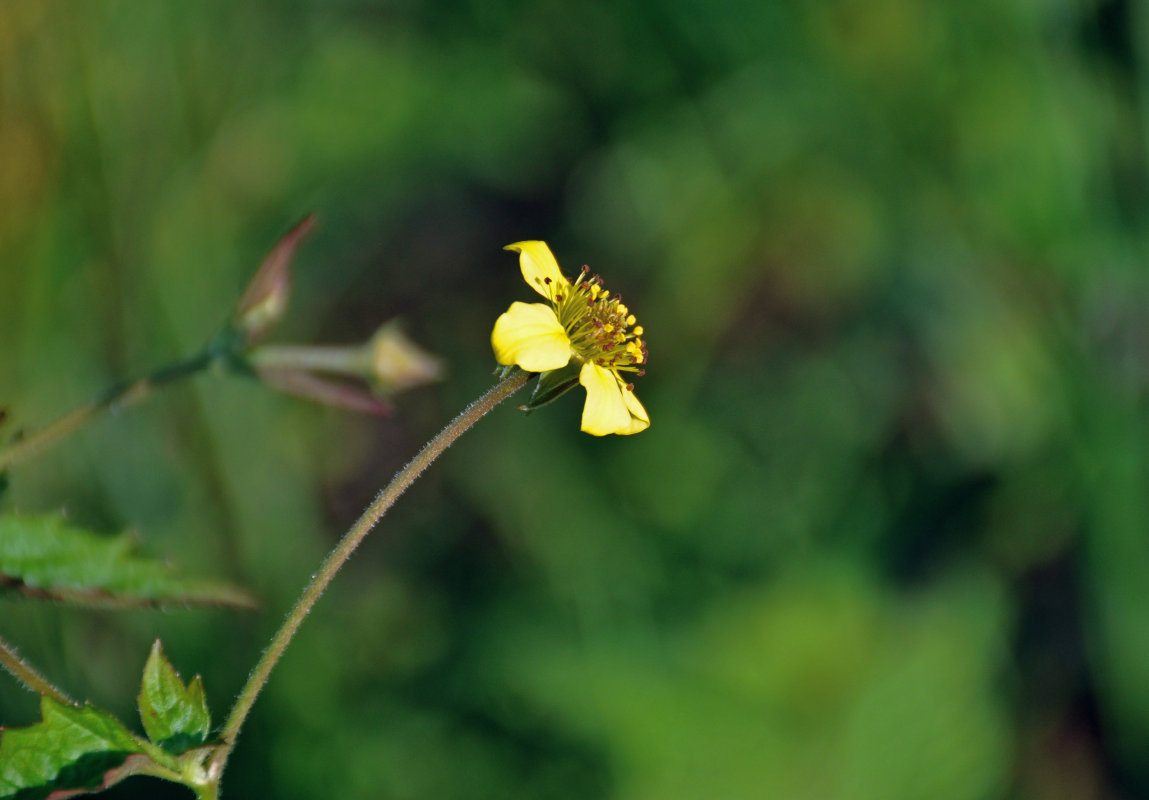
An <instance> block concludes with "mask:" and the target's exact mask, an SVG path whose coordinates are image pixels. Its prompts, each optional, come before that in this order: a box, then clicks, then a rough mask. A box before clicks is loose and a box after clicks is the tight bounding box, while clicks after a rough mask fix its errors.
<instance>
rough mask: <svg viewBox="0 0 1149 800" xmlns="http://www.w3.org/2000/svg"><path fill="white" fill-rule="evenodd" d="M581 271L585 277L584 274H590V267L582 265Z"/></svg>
mask: <svg viewBox="0 0 1149 800" xmlns="http://www.w3.org/2000/svg"><path fill="white" fill-rule="evenodd" d="M582 271H583V274H584V275H585V274H586V273H588V272H590V267H588V266H587V265H586V264H583V265H582Z"/></svg>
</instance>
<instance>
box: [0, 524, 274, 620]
mask: <svg viewBox="0 0 1149 800" xmlns="http://www.w3.org/2000/svg"><path fill="white" fill-rule="evenodd" d="M6 595H19V596H23V597H31V598H36V599H42V600H55V601H60V602H68V603H78V604H82V605H97V606H111V607H141V606H142V607H155V606H165V605H226V606H238V607H251V606H253V605H254V602H253V601H252V599H251V596H250V595H248V594H247V593H246V592H244V591H243V590H242V589H239V588H236V587H234V586H230V585H228V584H225V583H220V582H216V581H209V580H198V579H194V578H184V577H181V576H180V575H178V574H177V573H176V571H175V570H174V569H173V568H172V567H170V566H169V565H167V564H165V563H163V562H162V561H157V560H156V559H152V558H146V557H144V556H141V555H139V554H138V553H137V552H136V541H135V540H134V539H133V538H132V537H131V536H128V535H126V534H120V535H117V536H101V535H97V534H95V533H92V532H90V531H86V530H83V529H81V528H78V527H76V526H73V525H69V524H68V523H67V522H65V521H64V520H63V519H62V518H61V517H59V516H55V515H43V516H27V517H24V516H15V515H4V516H0V598H3V597H5V596H6Z"/></svg>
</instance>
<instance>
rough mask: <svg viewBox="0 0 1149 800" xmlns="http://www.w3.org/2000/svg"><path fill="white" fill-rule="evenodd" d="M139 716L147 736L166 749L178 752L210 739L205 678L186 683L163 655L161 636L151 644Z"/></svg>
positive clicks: (142, 685) (209, 715)
mask: <svg viewBox="0 0 1149 800" xmlns="http://www.w3.org/2000/svg"><path fill="white" fill-rule="evenodd" d="M139 700H140V719H141V720H143V723H144V730H145V731H147V733H148V738H149V739H151V740H152V741H153V742H155V743H156V744H158V745H159V746H160V747H162V748H163V749H164V750H166V751H168V752H169V753H172V754H174V755H179V754H180V753H184V752H186V751H188V750H191V749H192V748H195V747H198V746H200V745H201V744H203V743H204V741H206V740H207V734H208V731H209V730H211V714H209V713H208V710H207V699H206V698H205V697H204V692H203V681H202V680H200V677H199V676H198V675H197V676H196V677H195V678H193V679H192V682H191V683H190V684H189V685H187V686H184V682H183V681H182V680H180V676H179V673H178V672H176V670H175V667H173V666H172V664H171V662H170V661H168V659H167V656H165V655H164V649H163V646H162V645H161V644H160V641H159V639H157V640H156V643H155V644H153V645H152V652H151V654H150V655H149V656H148V663H147V664H145V665H144V678H143V681H142V683H141V685H140V698H139Z"/></svg>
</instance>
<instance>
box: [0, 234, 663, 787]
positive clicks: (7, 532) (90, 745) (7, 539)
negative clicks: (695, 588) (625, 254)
mask: <svg viewBox="0 0 1149 800" xmlns="http://www.w3.org/2000/svg"><path fill="white" fill-rule="evenodd" d="M311 225H312V221H311V220H310V218H309V220H306V221H305V222H304V223H301V225H300V226H297V227H296V228H295V229H293V231H292V232H291V233H289V234H288V235H287V236H286V237H284V239H283V240H282V241H281V242H280V243H279V244H278V245H277V246H276V248H274V249H273V250H272V252H271V253H270V254H269V256H268V258H267V259H265V261H264V263H263V265H262V266H261V268H260V270H259V272H258V273H257V275H256V278H255V279H254V280H253V281H252V284H251V286H250V287H249V289H248V291H247V292H246V293H245V295H244V298H243V300H242V301H241V302H240V304H239V307H238V308H237V310H236V313H235V314H233V316H232V319H231V321H230V322H229V324H228V325H227V326H226V328H225V330H224V331H223V333H221V334H220V335H219V336H217V337H216V338H215V339H214V340H213V341H212V343H211V344H209V346H208V347H207V348H206V349H205V351H204V354H201V355H200V356H199V357H197V358H195V359H191V360H189V361H187V362H183V364H184V365H185V366H183V367H182V368H181V369H180V370H179V371H178V377H184V376H186V375H190V374H194V373H195V372H197V371H199V370H201V369H203V368H204V367H205V366H206V365H210V364H215V363H220V364H222V365H223V366H225V367H229V368H231V369H233V370H234V371H237V372H240V373H242V374H247V375H254V376H256V377H259V378H261V379H262V380H264V381H265V382H268V383H270V384H271V385H273V386H277V387H279V388H286V389H287V390H288V391H291V392H293V393H295V394H301V395H304V396H307V397H310V398H312V399H317V400H320V401H324V402H332V403H335V404H336V405H340V406H344V407H348V408H358V409H360V410H367V411H374V412H376V413H379V412H380V411H383V410H386V406H382V405H378V404H375V403H372V402H371V401H370V398H369V397H368V396H367V395H366V394H365V393H363V392H361V391H360V390H358V389H356V388H355V387H352V386H350V385H347V384H343V383H332V382H331V380H330V377H329V376H330V375H332V374H334V375H337V376H344V377H346V376H359V377H361V378H366V379H367V380H368V381H369V382H370V383H371V384H372V386H373V388H374V389H375V391H376V392H382V393H384V394H390V393H393V392H395V391H400V390H402V389H406V388H410V386H413V385H416V384H418V383H421V382H426V381H427V380H431V379H433V378H435V377H438V375H439V374H440V368H439V363H438V361H437V360H436V359H434V358H433V357H431V356H429V355H427V354H426V353H424V352H423V351H421V350H419V349H418V348H417V347H415V345H414V344H412V343H411V342H410V341H409V340H407V339H406V337H403V336H402V335H401V333H400V332H399V331H398V329H397V328H396V327H395V326H394V325H385V326H384V327H383V328H381V329H380V330H379V332H377V333H376V335H375V336H373V337H372V339H371V340H370V341H369V342H368V343H367V344H366V345H364V346H361V347H355V348H322V347H313V346H308V347H300V346H278V349H274V348H272V346H270V345H268V346H264V347H262V348H261V347H260V346H259V345H258V342H260V340H262V338H263V337H264V336H265V335H266V333H267V332H268V331H269V330H270V328H271V327H272V326H273V325H274V324H275V322H276V321H278V319H279V317H280V316H281V315H282V313H283V310H284V309H285V308H286V304H287V295H288V292H289V288H290V270H289V266H290V262H291V259H292V257H293V256H294V252H295V249H296V247H297V246H298V243H299V241H300V240H301V239H302V237H303V235H305V234H306V232H307V231H309V230H310V228H311ZM507 249H509V250H514V251H517V252H518V253H519V254H520V267H521V269H522V273H523V277H524V278H525V279H526V281H527V283H528V284H529V285H530V286H531V287H532V288H534V289H535V291H537V292H538V293H539V294H540V295H542V296H543V297H544V298H545V299H546V300H547V302H546V303H545V304H543V303H534V304H528V303H520V302H516V303H513V304H512V305H511V307H510V309H509V310H508V311H507V312H506V313H504V314H503V315H502V316H500V317H499V318H498V320H497V321H496V323H495V326H494V330H493V331H492V334H491V343H492V347H493V349H494V352H495V358H496V361H497V362H498V363H499V364H501V365H503V368H502V370H501V375H500V379H499V381H498V382H497V383H496V384H495V385H494V386H493V387H492V388H491V389H489V390H488V391H487V392H486V393H485V394H483V395H482V396H481V397H480V398H479V399H478V400H476V401H475V402H473V403H472V404H471V405H469V406H468V407H467V408H466V409H464V410H463V412H462V413H460V414H459V415H458V416H457V417H455V419H454V420H452V421H451V422H450V423H449V424H448V425H447V427H445V428H444V429H443V430H442V431H440V432H439V433H438V434H437V435H436V436H435V437H434V438H433V439H431V441H430V442H428V443H427V445H426V446H425V447H424V448H423V449H422V450H421V451H420V452H419V453H418V454H417V455H416V456H415V457H414V458H413V459H412V460H411V462H410V463H408V464H407V465H406V466H405V467H404V468H403V469H402V470H400V471H399V472H398V473H397V474H396V475H395V477H394V478H393V479H392V480H391V482H390V483H389V484H387V486H386V487H385V488H384V489H383V490H382V491H381V492H380V493H379V494H378V496H377V497H376V498H375V500H374V501H373V502H372V503H371V504H370V505H369V506H368V507H367V509H366V510H365V511H364V512H363V514H362V515H361V516H360V517H359V519H358V520H356V522H355V523H354V524H353V525H352V526H351V528H350V529H349V530H348V531H347V532H346V533H345V534H344V535H343V537H342V539H340V541H339V543H338V544H337V545H336V546H335V548H334V549H333V550H332V551H331V553H330V554H329V555H328V556H327V558H326V560H325V561H324V562H323V564H322V565H321V566H320V568H319V570H318V571H317V572H316V573H315V575H314V576H313V577H312V579H311V581H310V582H309V583H308V584H307V586H305V587H304V589H303V592H302V594H301V595H300V597H299V599H298V600H297V601H296V603H295V605H294V606H293V607H292V608H291V610H290V611H289V612H288V613H287V616H286V618H285V619H284V621H283V624H282V625H281V626H280V628H279V630H278V631H277V632H276V633H275V635H274V636H273V637H272V640H271V642H270V644H269V645H268V646H267V648H266V649H265V650H264V652H263V654H262V655H261V657H260V659H259V661H258V662H257V663H256V665H255V667H254V669H253V670H252V672H251V674H250V675H249V677H248V680H247V683H246V684H245V685H244V687H243V689H242V690H241V691H240V694H239V696H238V698H237V699H236V702H235V704H234V706H233V707H232V709H231V710H230V712H229V713H228V716H227V718H226V720H225V722H224V724H223V726H222V727H221V728H219V729H213V727H212V724H211V716H210V714H209V712H208V706H207V700H206V695H205V692H204V687H203V684H202V682H201V681H200V679H199V678H198V677H196V678H193V679H192V680H191V681H190V682H188V683H184V681H183V680H182V679H181V678H180V676H179V674H178V673H177V672H176V670H175V668H174V667H173V666H172V665H171V663H170V662H169V661H168V659H167V657H166V656H165V655H164V652H163V648H162V646H161V644H160V643H159V641H157V642H156V643H155V644H154V646H153V647H152V650H151V653H150V654H149V655H148V657H147V659H146V661H145V664H144V670H143V678H142V681H141V687H140V693H139V703H138V705H139V713H140V720H141V722H142V725H143V729H144V733H143V735H141V734H139V733H136V732H134V731H132V730H131V729H130V728H129V727H128V726H127V725H125V724H123V723H122V722H120V721H119V720H117V719H116V718H115V717H113V716H112V715H111V714H109V713H107V712H106V711H103V710H101V709H99V708H97V707H95V706H92V705H90V704H80V703H77V702H75V701H74V700H72V699H71V698H70V697H69V696H68V695H67V694H65V693H64V691H63V690H62V689H60V688H58V687H56V686H55V685H54V684H53V683H52V682H51V681H49V680H48V679H47V678H46V677H44V676H43V675H42V674H41V673H40V672H39V671H38V670H36V669H35V668H34V667H33V666H32V665H31V664H29V663H27V662H26V661H25V660H23V659H22V658H21V657H20V655H19V654H18V653H17V651H16V649H15V648H14V647H12V646H11V645H10V644H8V643H7V642H5V641H4V640H3V639H0V665H2V666H4V667H5V668H6V669H7V670H8V671H9V672H10V673H11V674H12V675H13V676H15V677H16V679H17V680H19V681H20V682H21V683H22V684H23V685H24V686H25V687H27V688H28V689H30V690H32V691H33V692H36V693H37V694H39V695H40V696H41V701H40V705H41V716H42V719H41V721H40V722H38V723H36V724H34V725H31V726H28V727H25V728H17V729H0V730H2V733H0V800H4V799H5V798H25V797H27V798H31V797H49V798H66V797H71V796H74V795H77V794H85V793H91V792H94V791H99V790H101V789H104V788H107V787H109V786H111V785H113V784H115V783H117V782H119V781H121V780H123V779H124V778H126V777H128V776H130V775H151V776H155V777H159V778H162V779H165V780H169V781H173V782H176V783H180V784H183V785H185V786H187V787H189V788H190V789H191V790H192V791H193V792H195V794H196V796H197V797H199V798H201V799H205V800H206V799H210V798H217V797H219V789H220V783H221V779H222V777H223V773H224V769H225V767H226V765H227V762H228V759H229V758H230V756H231V753H232V750H233V748H234V747H235V745H236V741H237V737H238V735H239V732H240V729H241V728H242V727H243V724H244V721H245V720H246V719H247V716H248V714H249V713H250V712H251V709H252V707H253V705H254V703H255V700H256V698H257V697H258V696H259V694H260V692H261V690H262V689H263V687H264V685H265V684H266V683H267V681H268V679H269V677H270V675H271V673H272V671H273V669H274V668H275V665H276V664H277V663H278V661H279V659H280V657H281V656H282V655H283V653H284V651H285V650H286V648H287V646H288V644H289V643H290V642H291V640H292V638H293V637H294V636H295V633H296V632H297V631H298V630H299V627H300V625H301V624H302V623H303V620H304V618H305V617H306V616H307V614H308V613H309V612H310V610H311V609H312V607H313V606H314V605H315V603H316V602H317V601H318V599H319V597H320V596H321V595H322V594H323V592H324V590H325V589H326V588H327V586H328V585H329V584H330V583H331V581H332V580H333V579H334V577H335V575H336V573H337V572H338V571H339V569H340V568H341V567H342V566H343V564H345V563H346V562H347V559H348V558H349V557H350V556H351V553H352V552H354V550H355V548H356V547H358V545H359V543H360V542H362V541H363V539H364V538H365V537H366V535H367V534H368V533H369V532H370V530H371V529H372V528H373V527H374V526H375V524H376V523H377V522H378V521H379V519H381V518H382V517H383V515H384V514H386V512H387V510H388V509H389V508H390V507H391V506H392V505H393V504H394V503H395V501H396V500H397V499H398V498H399V496H400V495H401V494H403V492H404V491H405V490H406V489H407V487H408V486H410V485H411V484H412V483H413V482H414V481H415V479H416V478H418V477H419V475H420V474H421V473H422V472H423V470H425V469H426V468H427V467H428V466H429V465H430V464H431V463H432V462H433V461H434V460H435V459H436V458H438V456H439V455H440V454H441V453H442V452H443V451H444V450H446V449H447V448H448V447H450V446H451V444H452V443H454V442H455V441H456V440H457V439H458V438H459V436H461V435H462V434H463V432H465V431H466V430H468V429H469V428H470V427H471V426H472V425H474V424H475V423H476V422H477V421H478V420H479V419H480V418H482V417H483V416H484V415H485V414H486V413H487V412H488V411H490V410H491V409H493V408H494V407H495V406H497V405H498V404H499V403H501V402H502V401H503V400H505V399H506V398H508V397H510V396H511V395H513V394H514V393H515V392H517V391H518V390H519V389H521V388H522V387H523V386H525V385H526V383H527V382H528V381H529V380H530V379H531V378H532V377H534V376H536V375H537V376H538V382H537V384H536V386H535V389H534V392H533V393H532V395H531V398H530V400H529V401H528V402H527V403H526V404H525V405H523V406H520V408H522V409H525V410H528V411H529V410H532V409H534V408H537V407H539V406H541V405H543V404H545V403H548V402H550V401H551V400H554V399H555V398H556V397H558V396H559V395H560V394H562V393H563V392H565V391H567V390H568V389H571V388H573V387H574V386H575V385H576V384H581V385H582V386H583V387H584V388H585V389H586V392H587V399H586V405H585V406H584V408H583V414H582V429H583V430H584V431H586V432H588V433H591V434H594V435H596V436H603V435H606V434H612V433H614V434H633V433H638V432H640V431H643V430H645V429H646V428H648V427H649V426H650V417H649V415H648V414H647V412H646V409H645V408H644V407H643V405H642V403H640V402H639V400H638V398H637V397H636V396H635V395H634V385H633V383H631V382H629V381H627V380H626V378H625V377H624V376H629V375H632V374H633V375H642V374H643V372H644V370H645V365H646V363H647V346H646V342H645V341H644V340H643V338H642V336H643V329H642V327H641V326H639V325H638V324H637V321H636V319H635V317H634V315H633V314H631V313H630V310H629V309H628V308H627V307H626V306H625V305H623V303H622V298H621V297H619V296H618V295H610V294H609V293H608V292H607V291H606V290H605V289H604V288H603V284H602V281H601V280H600V279H599V278H598V276H591V275H590V274H589V270H588V269H587V268H586V267H584V268H583V270H582V271H581V273H580V274H579V275H578V276H577V277H576V278H575V280H573V281H572V280H569V279H568V278H566V277H564V276H563V274H562V272H561V271H560V269H559V266H558V262H557V261H556V260H555V258H554V256H553V254H552V253H551V251H550V248H549V247H547V245H546V244H545V243H544V242H538V241H533V242H519V243H517V244H513V245H510V246H509V247H508V248H507ZM169 372H170V371H169ZM156 374H159V375H161V376H166V375H168V373H167V372H164V371H161V372H160V373H153V375H152V376H150V377H149V378H145V379H141V380H140V381H136V382H131V383H127V384H123V385H122V386H120V387H116V388H115V389H114V390H112V391H110V392H108V393H106V394H105V396H104V397H103V398H101V399H100V400H98V401H97V402H96V403H93V404H90V405H89V406H85V407H83V408H82V409H80V410H79V411H78V412H73V414H72V415H69V416H68V417H65V418H63V421H64V422H66V423H67V424H63V425H61V423H60V422H58V423H55V424H54V425H52V426H49V427H48V428H45V429H43V430H42V431H41V432H40V433H39V434H32V435H31V436H30V437H27V438H25V439H23V440H21V441H18V442H15V443H13V444H11V445H10V446H9V448H8V449H7V450H2V451H0V465H3V466H4V467H7V466H10V465H11V464H12V463H14V462H15V461H16V460H18V459H19V458H20V457H27V456H29V455H32V454H34V453H37V452H41V451H42V450H43V449H44V448H45V447H46V446H47V445H49V444H53V443H56V442H58V441H60V440H62V439H63V438H65V437H66V436H67V435H69V434H71V433H73V432H75V431H76V430H77V429H79V428H80V427H82V425H83V424H86V423H87V422H90V421H91V420H92V419H93V418H94V417H95V416H97V415H98V413H99V412H100V411H104V410H108V409H110V408H114V407H119V406H122V405H125V404H127V403H128V402H133V401H135V400H138V399H140V398H141V397H142V396H146V395H147V394H149V393H150V391H151V390H152V389H153V388H155V387H156V386H157V385H162V382H159V383H157V382H156V380H155V375H156ZM168 382H170V381H168ZM45 432H46V433H45ZM29 441H31V442H33V443H34V444H35V446H32V447H29V446H28V444H27V443H28V442H29ZM13 454H15V455H13ZM5 457H7V458H6V460H5ZM11 593H15V594H17V595H18V596H19V597H21V598H23V599H49V600H54V601H57V602H85V603H89V604H92V603H95V604H103V605H111V606H113V607H124V606H139V605H144V606H162V605H166V604H169V603H178V604H180V605H189V604H197V603H216V604H230V605H233V606H244V605H250V598H249V597H248V596H247V595H246V594H245V593H244V592H243V591H242V590H239V589H236V588H234V587H230V586H227V585H225V584H218V583H214V582H210V581H196V580H188V579H183V578H180V577H178V576H176V575H175V574H174V572H173V571H172V570H171V569H170V568H169V567H167V566H166V565H165V564H163V563H161V562H158V561H153V560H150V559H146V558H142V557H141V556H139V555H137V554H136V553H135V547H134V542H133V541H132V540H131V539H130V538H128V537H118V538H110V539H109V538H108V537H100V536H96V535H95V534H92V533H90V532H87V531H83V530H80V529H78V528H74V527H73V526H71V525H69V524H67V523H65V522H64V521H63V520H62V519H60V518H59V517H54V516H45V517H17V516H13V515H7V516H0V598H2V597H3V596H4V595H5V594H11Z"/></svg>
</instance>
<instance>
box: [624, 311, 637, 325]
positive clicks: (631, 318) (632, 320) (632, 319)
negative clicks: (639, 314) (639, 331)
mask: <svg viewBox="0 0 1149 800" xmlns="http://www.w3.org/2000/svg"><path fill="white" fill-rule="evenodd" d="M636 322H638V320H637V319H635V317H634V314H631V315H630V316H628V317H627V318H626V324H627V325H633V324H634V323H636Z"/></svg>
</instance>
